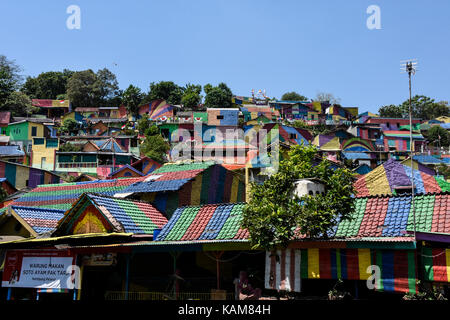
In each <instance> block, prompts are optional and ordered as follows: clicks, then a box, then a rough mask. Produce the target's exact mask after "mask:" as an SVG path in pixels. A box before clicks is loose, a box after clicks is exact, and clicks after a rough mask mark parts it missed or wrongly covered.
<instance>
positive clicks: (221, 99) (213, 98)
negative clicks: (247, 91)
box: [203, 82, 233, 108]
mask: <svg viewBox="0 0 450 320" xmlns="http://www.w3.org/2000/svg"><path fill="white" fill-rule="evenodd" d="M203 90H204V91H205V94H206V96H205V103H204V104H205V106H206V107H208V108H231V107H232V99H233V93H232V92H231V89H230V88H228V86H227V85H226V84H225V83H223V82H221V83H219V84H218V85H217V86H212V85H211V84H209V83H208V84H207V85H205V86H204V87H203Z"/></svg>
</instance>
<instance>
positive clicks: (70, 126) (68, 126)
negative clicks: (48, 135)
mask: <svg viewBox="0 0 450 320" xmlns="http://www.w3.org/2000/svg"><path fill="white" fill-rule="evenodd" d="M77 128H78V122H77V121H76V120H74V119H71V118H68V119H65V120H64V122H63V125H62V126H61V127H59V129H58V131H59V133H60V134H68V135H72V133H76V132H75V130H76V129H77Z"/></svg>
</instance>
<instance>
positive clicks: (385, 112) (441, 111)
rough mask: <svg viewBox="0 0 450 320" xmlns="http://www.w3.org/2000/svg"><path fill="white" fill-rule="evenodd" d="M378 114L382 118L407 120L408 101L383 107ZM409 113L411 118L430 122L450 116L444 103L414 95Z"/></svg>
mask: <svg viewBox="0 0 450 320" xmlns="http://www.w3.org/2000/svg"><path fill="white" fill-rule="evenodd" d="M378 113H379V114H380V117H384V118H409V99H408V100H406V101H404V102H403V103H402V104H400V105H393V104H391V105H388V106H383V107H381V108H380V109H379V110H378ZM411 113H412V117H413V118H420V119H423V120H432V119H436V118H437V117H440V116H450V108H449V105H448V103H447V102H446V101H440V102H435V101H434V99H431V98H430V97H427V96H423V95H415V96H414V97H412V98H411Z"/></svg>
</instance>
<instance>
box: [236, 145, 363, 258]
mask: <svg viewBox="0 0 450 320" xmlns="http://www.w3.org/2000/svg"><path fill="white" fill-rule="evenodd" d="M317 152H318V151H317V149H316V148H315V147H314V146H295V147H293V148H292V149H291V150H290V151H289V157H288V159H286V160H283V161H281V163H280V166H279V170H278V172H277V173H275V174H273V175H272V176H270V178H269V179H267V180H266V181H265V182H264V183H263V184H252V185H251V191H250V192H251V195H250V201H249V203H248V204H247V206H246V207H245V209H244V214H243V221H242V227H243V228H247V229H248V230H249V233H250V240H251V243H252V245H253V246H259V247H262V248H264V249H266V250H271V249H273V248H274V247H276V246H286V245H287V244H288V243H289V241H290V240H292V239H293V238H294V236H295V234H296V232H300V233H301V234H304V235H306V236H308V237H310V238H326V237H327V234H328V233H329V232H330V231H331V230H332V229H333V227H335V226H336V225H337V223H338V220H339V219H341V220H342V219H349V217H350V214H351V212H352V211H353V207H354V205H353V199H352V194H353V192H354V190H353V183H352V182H353V181H352V177H353V174H352V172H351V171H350V170H348V169H345V168H338V169H336V170H333V169H332V168H331V164H330V162H329V161H326V160H325V159H322V160H321V161H320V162H319V163H318V164H316V165H314V162H315V160H316V158H317V155H318V153H317ZM303 178H317V179H320V180H321V181H323V183H324V184H325V190H326V192H325V194H319V195H314V196H310V195H305V196H302V197H298V196H297V195H295V194H294V192H293V191H294V183H295V181H296V180H298V179H303Z"/></svg>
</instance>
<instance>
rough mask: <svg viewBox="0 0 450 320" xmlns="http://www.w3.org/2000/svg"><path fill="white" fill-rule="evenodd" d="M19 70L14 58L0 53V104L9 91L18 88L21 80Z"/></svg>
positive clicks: (3, 101) (6, 97)
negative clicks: (11, 58) (8, 57)
mask: <svg viewBox="0 0 450 320" xmlns="http://www.w3.org/2000/svg"><path fill="white" fill-rule="evenodd" d="M21 71H22V69H21V68H20V67H19V66H18V65H17V64H16V63H15V61H14V60H8V59H7V58H6V56H4V55H0V106H1V105H2V104H4V103H5V101H6V99H8V97H9V95H10V94H11V93H13V92H14V91H16V90H18V89H19V87H20V84H21V81H22V76H21V75H20V72H21Z"/></svg>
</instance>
